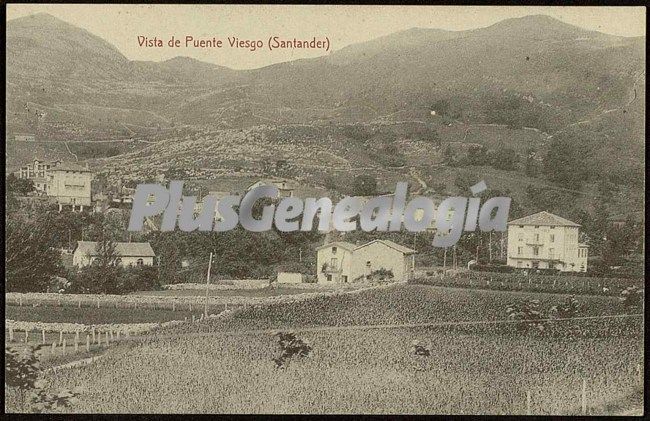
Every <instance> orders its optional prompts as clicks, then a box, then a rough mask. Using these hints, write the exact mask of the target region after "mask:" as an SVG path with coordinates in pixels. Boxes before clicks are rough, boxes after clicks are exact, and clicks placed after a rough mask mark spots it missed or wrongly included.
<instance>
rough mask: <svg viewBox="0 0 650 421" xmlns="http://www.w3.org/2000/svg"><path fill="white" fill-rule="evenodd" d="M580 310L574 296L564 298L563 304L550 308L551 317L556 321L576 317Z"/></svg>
mask: <svg viewBox="0 0 650 421" xmlns="http://www.w3.org/2000/svg"><path fill="white" fill-rule="evenodd" d="M579 309H580V303H578V300H576V297H575V295H571V296H569V297H567V298H566V300H565V301H564V303H562V304H560V305H557V306H553V307H551V315H552V316H553V317H554V318H558V319H568V318H571V317H576V316H577V315H578V311H579Z"/></svg>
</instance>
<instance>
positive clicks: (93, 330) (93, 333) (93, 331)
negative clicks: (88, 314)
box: [92, 327, 95, 343]
mask: <svg viewBox="0 0 650 421" xmlns="http://www.w3.org/2000/svg"><path fill="white" fill-rule="evenodd" d="M92 335H93V343H95V328H94V327H93V329H92Z"/></svg>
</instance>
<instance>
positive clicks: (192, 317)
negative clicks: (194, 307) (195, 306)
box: [192, 314, 194, 323]
mask: <svg viewBox="0 0 650 421" xmlns="http://www.w3.org/2000/svg"><path fill="white" fill-rule="evenodd" d="M192 323H194V315H193V314H192Z"/></svg>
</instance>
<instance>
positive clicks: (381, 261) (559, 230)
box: [13, 159, 589, 283]
mask: <svg viewBox="0 0 650 421" xmlns="http://www.w3.org/2000/svg"><path fill="white" fill-rule="evenodd" d="M13 176H14V177H16V178H17V179H20V180H28V181H30V182H31V183H33V188H34V191H33V192H31V193H29V195H31V196H34V197H38V198H41V199H46V200H48V201H49V202H50V203H54V204H56V206H57V209H58V211H59V212H72V213H83V212H87V213H88V212H90V213H107V212H109V213H110V212H111V211H114V210H116V209H120V210H125V211H127V212H128V211H129V210H130V207H131V206H132V204H133V195H134V193H135V189H134V188H129V187H124V186H121V185H120V183H118V186H117V187H116V186H115V185H111V186H110V187H106V186H101V185H98V183H96V179H95V176H94V174H93V172H92V171H91V170H90V169H89V168H88V165H87V164H86V165H85V166H81V165H77V164H74V163H62V162H60V161H53V162H46V161H41V160H38V159H35V160H34V161H33V162H32V163H30V164H28V165H25V166H23V167H21V168H20V169H19V170H18V171H16V172H14V173H13ZM163 179H164V176H161V177H159V178H158V181H162V180H163ZM264 185H267V186H273V187H275V188H277V189H278V192H279V194H278V197H279V198H291V197H295V196H294V195H295V194H296V186H295V182H291V181H290V180H287V179H278V178H267V179H261V180H259V181H256V182H254V183H252V184H249V185H247V186H245V187H243V188H242V190H241V193H246V192H248V191H250V190H252V189H254V188H256V187H259V186H264ZM234 193H239V192H227V191H208V192H207V196H212V197H214V198H216V199H217V200H221V199H222V198H224V197H226V196H227V195H229V194H234ZM386 198H388V199H392V198H393V195H387V196H386ZM360 199H361V201H362V203H367V202H368V201H369V200H370V199H371V198H370V197H360ZM152 200H153V199H152ZM202 211H203V201H202V200H201V198H199V199H198V201H197V202H196V203H195V205H194V215H195V216H196V215H198V214H200V213H201V212H202ZM420 214H421V213H420ZM452 218H453V212H450V213H449V214H448V215H447V219H448V220H451V219H452ZM154 219H155V218H147V223H146V224H145V226H146V227H148V229H149V230H150V231H153V230H155V229H156V222H155V221H154ZM220 219H221V215H220V214H219V212H215V221H218V220H220ZM461 223H462V221H461ZM158 224H159V222H158ZM316 225H317V224H316ZM330 228H331V224H330ZM579 229H580V225H579V224H577V223H574V222H572V221H569V220H567V219H565V218H562V217H561V216H558V215H553V214H551V213H549V212H545V211H542V212H538V213H536V214H532V215H528V216H524V217H522V218H518V219H515V220H511V221H509V222H508V231H507V236H506V245H505V249H506V256H505V259H504V264H505V266H507V267H511V268H513V269H517V270H539V269H542V270H556V271H557V272H587V270H588V260H589V247H588V245H586V244H584V243H582V242H580V240H579V238H580V232H579ZM435 231H436V225H435V220H434V221H432V223H431V224H430V226H429V228H428V229H427V232H428V233H435ZM333 237H335V238H333ZM129 240H130V238H129ZM345 240H346V238H345V233H336V235H334V234H333V233H332V234H328V235H326V236H325V237H324V240H323V244H320V245H317V247H316V248H315V250H314V253H315V255H316V259H315V261H316V262H315V263H316V265H315V268H316V271H315V273H291V272H282V271H281V272H279V273H278V275H277V279H278V280H279V282H284V280H285V279H291V280H292V281H291V282H303V278H304V279H305V280H306V279H313V281H315V282H318V283H349V282H358V281H360V280H368V279H371V278H373V276H374V274H377V273H382V274H384V273H385V274H390V278H391V279H392V280H394V281H407V280H409V279H413V278H414V277H416V275H417V274H418V273H421V272H422V268H421V267H425V268H426V269H429V268H430V267H431V266H435V265H434V264H427V262H419V265H416V259H415V255H416V254H417V251H416V250H414V249H413V248H410V247H408V246H406V245H403V244H398V243H395V242H394V241H390V240H387V239H375V240H372V241H367V242H365V243H360V242H359V241H357V243H350V242H347V241H345ZM96 244H97V243H96V242H92V241H86V240H84V239H83V238H78V239H72V241H71V242H70V244H69V248H68V249H65V250H63V256H64V260H66V261H68V260H69V261H70V262H71V264H72V266H74V267H77V268H81V267H83V266H87V265H89V264H91V263H92V262H93V260H94V259H96V257H97V251H96V250H95V248H96ZM502 248H503V247H502ZM116 253H117V255H118V256H119V257H118V259H117V261H116V263H117V264H118V265H124V266H142V265H145V266H156V265H158V264H159V259H158V258H157V256H156V252H155V250H153V249H152V247H151V244H150V243H149V242H144V243H141V242H117V247H116ZM501 254H502V255H503V250H501ZM65 256H71V260H70V259H69V258H66V257H65ZM477 259H478V256H477V257H476V259H472V260H470V261H469V262H467V261H466V262H462V263H461V262H458V261H457V260H456V259H455V258H454V259H453V262H452V259H451V258H450V259H449V262H450V263H451V265H448V262H447V258H446V250H445V259H444V261H443V262H442V263H443V265H441V266H442V267H443V269H444V268H447V267H448V266H450V267H455V268H458V267H459V266H460V267H464V266H465V265H467V268H471V267H472V265H473V264H477V263H480V262H478V260H477ZM182 265H183V267H184V268H186V267H187V266H188V265H189V263H188V260H183V262H182Z"/></svg>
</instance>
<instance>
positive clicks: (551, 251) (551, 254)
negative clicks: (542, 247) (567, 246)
mask: <svg viewBox="0 0 650 421" xmlns="http://www.w3.org/2000/svg"><path fill="white" fill-rule="evenodd" d="M548 258H549V259H555V249H553V248H550V249H548Z"/></svg>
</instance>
